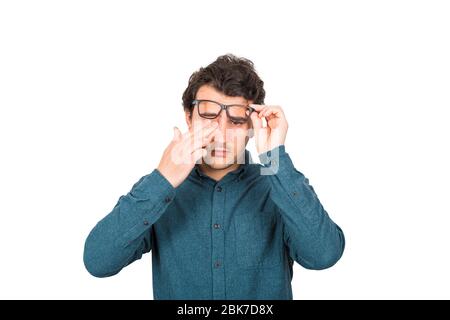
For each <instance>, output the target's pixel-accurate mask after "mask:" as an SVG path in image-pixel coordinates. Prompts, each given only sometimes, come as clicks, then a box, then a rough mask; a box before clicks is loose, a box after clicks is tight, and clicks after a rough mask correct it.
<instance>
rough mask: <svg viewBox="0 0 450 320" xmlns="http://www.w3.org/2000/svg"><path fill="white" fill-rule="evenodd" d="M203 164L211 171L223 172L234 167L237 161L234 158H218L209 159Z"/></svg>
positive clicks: (204, 160)
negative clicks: (222, 170)
mask: <svg viewBox="0 0 450 320" xmlns="http://www.w3.org/2000/svg"><path fill="white" fill-rule="evenodd" d="M203 163H205V164H206V165H207V166H208V167H210V168H211V169H215V170H221V169H226V168H228V167H230V166H232V165H233V164H235V161H234V159H233V158H231V159H224V158H218V157H217V158H216V157H208V158H207V159H203Z"/></svg>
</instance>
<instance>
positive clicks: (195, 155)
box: [191, 148, 208, 163]
mask: <svg viewBox="0 0 450 320" xmlns="http://www.w3.org/2000/svg"><path fill="white" fill-rule="evenodd" d="M207 153H208V152H207V151H206V149H203V148H200V149H197V150H195V151H194V152H192V154H191V159H192V162H193V163H197V161H198V160H200V159H201V158H203V157H206V154H207Z"/></svg>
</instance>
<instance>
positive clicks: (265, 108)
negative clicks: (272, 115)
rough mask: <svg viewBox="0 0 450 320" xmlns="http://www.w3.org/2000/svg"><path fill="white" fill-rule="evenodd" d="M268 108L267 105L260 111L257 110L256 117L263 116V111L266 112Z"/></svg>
mask: <svg viewBox="0 0 450 320" xmlns="http://www.w3.org/2000/svg"><path fill="white" fill-rule="evenodd" d="M267 109H268V107H264V108H262V109H261V111H259V113H258V117H259V118H260V119H261V118H262V117H264V112H266V110H267Z"/></svg>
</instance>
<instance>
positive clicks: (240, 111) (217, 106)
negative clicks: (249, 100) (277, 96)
mask: <svg viewBox="0 0 450 320" xmlns="http://www.w3.org/2000/svg"><path fill="white" fill-rule="evenodd" d="M192 105H197V107H198V108H197V109H198V115H199V116H200V117H202V118H205V119H215V118H217V117H218V116H219V115H220V113H221V112H222V110H225V112H226V113H227V116H228V118H229V119H230V120H231V121H232V122H233V123H235V124H243V123H246V122H247V121H248V119H249V118H250V115H251V114H252V112H253V111H255V109H253V108H252V107H250V106H248V105H242V104H229V105H226V104H222V103H219V102H216V101H212V100H194V101H192Z"/></svg>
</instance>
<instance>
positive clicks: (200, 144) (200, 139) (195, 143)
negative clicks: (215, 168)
mask: <svg viewBox="0 0 450 320" xmlns="http://www.w3.org/2000/svg"><path fill="white" fill-rule="evenodd" d="M208 131H209V130H208ZM218 132H220V130H219V127H215V128H214V129H213V130H212V131H210V132H209V133H208V134H206V135H197V136H196V137H195V138H194V139H193V140H192V143H191V144H190V145H189V146H188V148H189V150H190V152H193V151H194V150H196V149H199V148H204V147H206V146H207V145H208V144H210V143H211V141H212V140H213V138H214V136H215V135H216V133H218Z"/></svg>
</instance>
